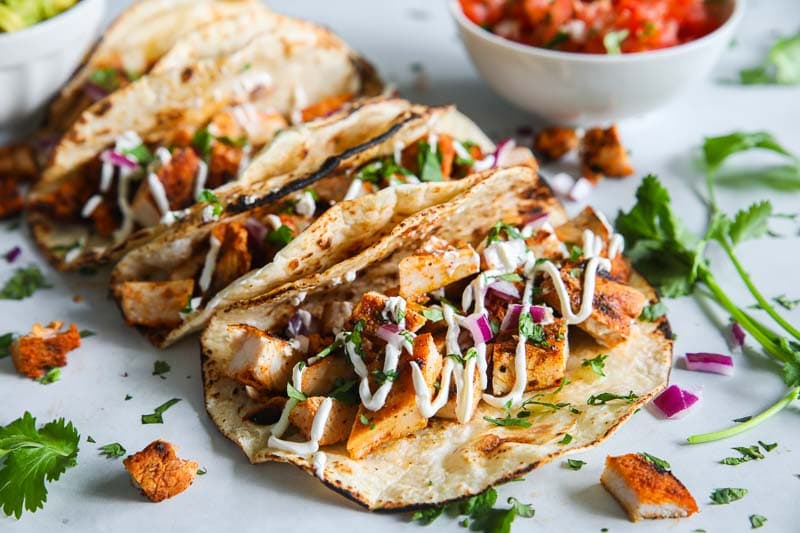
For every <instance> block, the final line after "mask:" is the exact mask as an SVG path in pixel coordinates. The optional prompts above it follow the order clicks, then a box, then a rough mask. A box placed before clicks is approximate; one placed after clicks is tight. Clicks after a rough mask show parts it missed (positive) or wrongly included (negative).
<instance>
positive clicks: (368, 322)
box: [350, 291, 426, 335]
mask: <svg viewBox="0 0 800 533" xmlns="http://www.w3.org/2000/svg"><path fill="white" fill-rule="evenodd" d="M387 302H389V297H388V296H385V295H383V294H381V293H379V292H372V291H370V292H367V293H364V295H363V296H362V297H361V300H359V302H358V303H357V304H356V307H355V308H354V309H353V314H352V315H350V322H352V323H355V322H358V321H359V320H363V321H364V322H365V324H364V332H365V333H368V334H370V335H374V334H375V332H376V331H378V328H379V327H381V326H382V325H383V324H393V323H394V322H393V321H392V320H391V314H390V313H389V312H388V310H387V309H386V304H387ZM387 318H388V320H387ZM405 320H406V326H405V329H407V330H408V331H411V332H414V331H417V330H418V329H419V328H421V327H422V326H423V325H425V322H426V320H425V317H424V316H422V315H421V314H419V313H417V312H416V311H413V310H411V309H409V308H406V313H405Z"/></svg>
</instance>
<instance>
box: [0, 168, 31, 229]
mask: <svg viewBox="0 0 800 533" xmlns="http://www.w3.org/2000/svg"><path fill="white" fill-rule="evenodd" d="M23 207H25V202H24V200H23V199H22V194H20V192H19V189H18V188H17V181H16V180H15V179H14V178H11V177H9V176H0V219H3V218H11V217H13V216H16V215H18V214H20V213H21V212H22V209H23Z"/></svg>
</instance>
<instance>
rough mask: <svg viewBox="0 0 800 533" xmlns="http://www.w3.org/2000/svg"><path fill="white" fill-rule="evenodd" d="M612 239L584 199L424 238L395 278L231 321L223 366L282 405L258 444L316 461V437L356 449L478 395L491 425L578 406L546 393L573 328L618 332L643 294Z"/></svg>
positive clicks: (559, 383)
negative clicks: (555, 214) (273, 318)
mask: <svg viewBox="0 0 800 533" xmlns="http://www.w3.org/2000/svg"><path fill="white" fill-rule="evenodd" d="M623 244H624V243H623V241H622V239H621V237H620V236H619V235H617V234H614V233H613V231H612V229H611V228H610V227H609V225H608V224H607V222H606V220H605V218H604V217H603V216H602V215H600V214H599V213H596V212H595V211H593V210H592V209H591V208H587V209H586V210H584V211H583V212H582V213H581V214H580V215H579V216H577V217H575V218H574V219H572V220H570V221H568V222H566V223H565V224H562V225H559V226H558V227H553V225H552V224H550V223H549V221H548V217H547V215H543V216H539V217H537V218H535V219H534V220H528V221H526V223H525V224H524V225H521V226H514V225H508V224H505V223H503V222H498V223H497V224H495V225H494V226H493V227H492V228H491V230H490V231H489V233H488V235H486V238H485V240H484V241H483V242H482V243H481V244H480V245H479V246H477V247H475V248H474V247H473V246H471V245H470V244H467V243H463V242H447V241H445V240H443V239H440V238H438V237H431V238H430V239H429V240H428V241H427V242H425V243H424V245H422V246H421V247H419V248H418V249H417V250H416V251H414V252H413V253H412V254H410V255H407V256H405V257H403V258H402V259H401V260H400V261H399V263H398V264H397V272H398V275H397V285H396V286H393V287H390V288H388V289H387V288H383V290H381V291H377V290H375V291H368V292H364V293H363V294H361V296H360V299H359V297H358V296H356V297H355V298H354V299H353V300H351V301H328V302H326V304H325V306H324V309H322V311H319V307H317V308H316V310H317V311H316V313H315V312H314V311H315V309H312V308H309V309H306V308H304V305H303V299H302V298H297V299H296V300H298V301H296V302H293V303H296V306H295V308H294V313H293V314H292V315H291V316H290V317H289V318H288V320H285V324H283V325H282V326H280V327H277V328H273V329H271V330H270V331H264V330H261V329H259V328H257V327H254V326H252V325H249V324H246V323H231V324H229V325H228V331H229V332H230V333H231V334H232V337H233V342H234V344H233V346H232V352H233V356H232V358H231V359H230V360H229V361H228V362H227V368H225V369H223V372H224V373H225V374H226V375H227V376H229V377H230V378H233V379H235V380H237V381H238V382H240V383H242V384H244V385H246V386H247V392H248V394H249V395H250V396H251V397H252V398H254V399H257V400H259V401H261V402H262V403H263V405H265V406H266V407H269V408H270V409H272V410H273V411H274V410H275V408H276V407H281V411H280V416H279V417H277V422H275V424H274V425H272V427H271V430H270V436H269V439H268V446H269V447H270V448H272V449H276V450H283V451H286V452H290V453H295V454H299V455H306V456H311V455H312V454H316V455H314V461H313V462H314V465H315V468H317V467H319V465H324V460H325V455H324V454H321V453H318V452H319V450H320V447H324V446H328V445H333V444H339V443H341V444H344V446H345V447H346V450H347V454H348V455H349V457H350V458H352V459H356V460H358V459H362V458H365V457H368V456H369V455H370V454H372V453H373V452H375V451H376V450H378V449H379V448H380V447H382V446H383V445H385V444H387V443H389V442H391V441H394V440H396V439H400V438H403V437H406V436H409V435H412V434H414V433H415V432H417V431H418V430H421V429H423V428H425V427H426V426H427V425H428V423H429V420H430V419H431V418H438V419H444V420H449V421H452V422H454V423H459V424H467V423H468V422H470V421H471V420H472V419H473V417H475V415H476V412H478V409H479V405H480V404H481V403H485V404H488V406H490V407H492V408H495V409H504V410H505V412H506V414H507V416H506V418H505V419H504V418H491V417H484V418H486V419H487V420H488V421H490V422H493V423H495V424H497V425H508V426H513V425H514V424H515V423H517V422H518V421H519V424H520V425H523V424H524V423H525V422H526V419H528V418H529V417H535V416H537V412H539V411H541V410H547V409H561V408H562V407H566V408H569V409H570V412H575V413H577V414H579V413H580V410H578V409H576V408H575V407H574V406H571V405H560V404H558V403H548V401H545V400H547V399H549V398H550V396H552V395H551V393H552V392H553V391H552V390H551V389H553V388H557V389H556V392H557V391H558V390H560V387H563V386H565V385H566V383H565V381H564V378H565V372H566V368H567V360H568V358H569V355H570V354H569V346H570V342H569V341H570V337H572V336H574V335H578V336H584V337H585V336H586V335H588V336H589V337H590V338H591V339H593V341H594V342H595V343H596V344H599V345H601V346H603V347H613V346H616V345H619V344H620V343H623V342H625V341H626V340H627V339H628V337H629V336H630V335H631V324H632V323H633V322H634V321H635V320H636V318H637V317H639V315H640V314H641V311H642V309H643V307H644V305H645V304H646V303H647V300H646V298H645V296H644V295H643V294H642V293H641V292H640V291H639V290H637V289H635V288H634V287H632V286H630V285H629V284H628V281H629V279H630V276H631V271H630V268H629V266H628V263H627V261H626V260H625V259H624V258H623V257H622V251H623ZM356 276H357V274H356V273H355V272H352V273H350V274H348V275H347V276H345V278H346V279H345V280H343V282H352V281H353V280H354V279H355V278H356ZM353 302H355V303H353ZM584 342H585V341H584ZM284 394H285V396H284ZM512 409H513V410H514V412H517V411H518V413H517V415H516V417H514V418H512V417H511V415H510V413H511V411H512ZM258 410H259V411H260V409H258ZM573 410H574V411H573ZM481 412H482V413H484V412H486V411H485V410H482V411H481ZM490 412H491V411H490ZM528 425H530V423H528ZM525 427H526V426H525ZM292 434H294V436H291V435H292Z"/></svg>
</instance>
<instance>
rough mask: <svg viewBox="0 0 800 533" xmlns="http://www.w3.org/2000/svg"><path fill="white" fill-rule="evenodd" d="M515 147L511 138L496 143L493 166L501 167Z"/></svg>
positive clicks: (515, 143) (515, 144)
mask: <svg viewBox="0 0 800 533" xmlns="http://www.w3.org/2000/svg"><path fill="white" fill-rule="evenodd" d="M516 146H517V142H516V141H515V140H514V139H512V138H511V137H508V138H506V139H502V140H500V141H498V142H497V149H496V150H495V152H494V166H496V167H502V166H503V165H504V164H505V162H506V159H507V158H508V155H509V154H510V153H511V151H512V150H513V149H514V148H515V147H516Z"/></svg>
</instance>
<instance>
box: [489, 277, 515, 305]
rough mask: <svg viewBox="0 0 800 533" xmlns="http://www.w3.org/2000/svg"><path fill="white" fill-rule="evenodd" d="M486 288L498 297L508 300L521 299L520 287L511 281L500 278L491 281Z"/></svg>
mask: <svg viewBox="0 0 800 533" xmlns="http://www.w3.org/2000/svg"><path fill="white" fill-rule="evenodd" d="M486 289H487V290H488V291H489V292H491V293H493V294H494V295H495V296H497V297H498V298H501V299H503V300H505V301H507V302H513V301H515V300H519V289H517V287H516V286H515V285H514V284H513V283H511V282H510V281H505V280H498V281H493V282H492V283H490V284H489V285H488V286H487V287H486Z"/></svg>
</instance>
